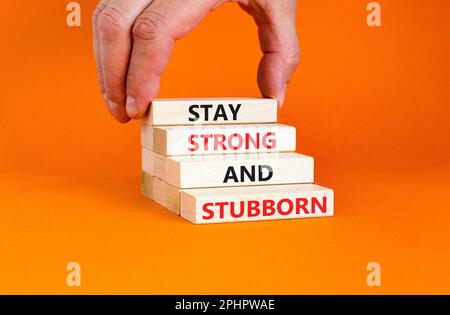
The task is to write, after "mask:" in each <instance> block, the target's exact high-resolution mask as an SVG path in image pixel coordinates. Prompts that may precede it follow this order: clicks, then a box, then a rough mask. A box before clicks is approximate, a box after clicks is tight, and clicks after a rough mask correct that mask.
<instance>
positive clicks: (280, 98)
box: [277, 82, 287, 108]
mask: <svg viewBox="0 0 450 315" xmlns="http://www.w3.org/2000/svg"><path fill="white" fill-rule="evenodd" d="M286 87H287V84H286V82H285V83H284V84H283V87H282V88H281V92H280V94H279V96H278V97H277V103H278V108H282V107H283V102H284V99H285V98H286Z"/></svg>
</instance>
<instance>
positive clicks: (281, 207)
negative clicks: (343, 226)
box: [202, 197, 327, 220]
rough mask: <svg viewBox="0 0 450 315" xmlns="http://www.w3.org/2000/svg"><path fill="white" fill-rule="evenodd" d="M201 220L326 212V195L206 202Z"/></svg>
mask: <svg viewBox="0 0 450 315" xmlns="http://www.w3.org/2000/svg"><path fill="white" fill-rule="evenodd" d="M202 211H203V215H202V218H203V220H211V219H224V218H226V217H231V218H234V219H237V218H243V217H244V218H255V217H271V216H274V215H277V214H278V215H280V216H289V215H294V214H295V215H301V214H304V215H310V214H315V213H316V211H317V212H318V211H320V212H322V213H327V197H322V200H321V201H320V200H319V198H316V197H312V198H311V200H308V198H294V199H291V198H283V199H281V200H278V201H275V200H272V199H264V200H262V201H258V200H245V201H239V202H236V201H220V202H207V203H204V204H203V206H202Z"/></svg>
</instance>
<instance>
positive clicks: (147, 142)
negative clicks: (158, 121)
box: [141, 127, 153, 151]
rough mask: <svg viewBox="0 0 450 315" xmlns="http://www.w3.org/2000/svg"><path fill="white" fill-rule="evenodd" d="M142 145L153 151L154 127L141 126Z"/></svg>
mask: <svg viewBox="0 0 450 315" xmlns="http://www.w3.org/2000/svg"><path fill="white" fill-rule="evenodd" d="M141 145H142V146H143V147H144V148H147V149H148V150H150V151H153V128H151V127H148V128H141Z"/></svg>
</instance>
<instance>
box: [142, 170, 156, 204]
mask: <svg viewBox="0 0 450 315" xmlns="http://www.w3.org/2000/svg"><path fill="white" fill-rule="evenodd" d="M141 193H142V194H143V195H144V196H146V197H147V198H149V199H151V200H154V199H155V194H154V189H153V175H151V174H149V173H145V172H142V176H141Z"/></svg>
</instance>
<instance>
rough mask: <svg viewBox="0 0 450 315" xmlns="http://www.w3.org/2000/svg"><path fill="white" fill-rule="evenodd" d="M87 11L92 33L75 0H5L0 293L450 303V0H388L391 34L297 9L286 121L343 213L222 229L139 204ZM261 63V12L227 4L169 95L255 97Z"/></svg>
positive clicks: (173, 79)
mask: <svg viewBox="0 0 450 315" xmlns="http://www.w3.org/2000/svg"><path fill="white" fill-rule="evenodd" d="M79 2H80V4H81V6H82V26H81V27H79V28H70V27H68V26H67V25H66V10H65V7H66V4H67V3H68V1H44V2H43V1H39V2H38V1H31V0H24V1H2V2H1V3H0V29H1V34H0V35H1V42H0V45H1V60H0V63H1V64H0V66H1V70H2V71H1V76H0V86H1V89H2V96H1V105H0V293H64V294H70V293H166V294H178V293H186V294H188V293H192V294H195V293H217V294H218V293H236V294H238V293H255V294H262V293H280V294H299V293H326V294H328V293H364V294H372V293H373V294H379V293H388V294H390V293H450V271H449V267H450V235H449V228H450V226H449V224H450V220H449V219H450V203H449V200H448V197H449V196H448V195H449V187H450V185H449V175H450V173H449V170H450V168H449V166H450V165H449V157H450V156H449V154H450V145H449V144H450V142H449V134H450V124H449V121H448V120H449V117H450V108H449V99H450V81H449V73H450V62H449V59H448V58H449V56H450V42H449V38H450V16H449V12H450V1H446V0H440V1H438V0H433V1H425V0H421V1H412V0H396V1H379V2H380V3H381V5H382V23H383V25H382V27H379V28H369V27H368V26H367V24H366V16H367V14H368V12H366V10H365V7H366V4H367V3H368V2H369V1H368V0H365V1H363V0H353V1H334V0H327V1H325V0H320V1H313V0H302V1H299V14H298V31H299V39H300V46H301V48H302V61H301V65H300V67H299V68H298V70H297V72H296V73H295V75H294V77H293V79H292V82H291V83H290V84H289V87H288V92H287V98H286V102H285V106H284V107H283V109H282V110H281V112H280V114H279V120H280V122H282V123H286V124H292V125H295V126H296V127H297V133H298V134H297V136H298V152H301V153H305V154H308V155H312V156H314V157H315V158H316V171H315V172H316V182H317V183H319V184H322V185H324V186H327V187H331V188H333V189H334V190H335V195H336V204H335V212H336V215H335V217H333V218H326V219H315V220H290V221H270V222H256V223H236V224H222V225H207V226H196V225H193V224H190V223H188V222H187V221H184V220H183V219H180V218H178V217H177V216H175V215H172V214H171V213H169V212H168V211H166V210H165V209H163V208H162V207H160V206H158V205H156V204H154V203H153V202H151V201H149V200H147V199H146V198H144V197H142V196H141V195H140V192H139V177H140V146H139V144H140V140H139V127H140V126H139V123H138V122H136V121H135V122H132V123H129V124H127V125H120V124H118V123H116V122H115V121H114V119H112V118H111V117H110V116H109V114H108V112H107V110H106V107H105V105H104V104H103V101H102V97H101V95H100V93H99V90H98V87H97V81H96V71H95V66H94V59H93V54H92V45H91V41H92V35H91V27H90V15H91V13H92V11H93V9H94V7H95V4H96V3H95V1H87V0H83V1H79ZM259 58H260V52H259V46H258V42H257V36H256V27H255V25H254V24H253V21H252V19H251V18H250V17H249V16H248V15H246V14H245V13H244V12H243V11H242V10H241V9H240V8H239V7H238V6H237V5H235V4H226V5H223V6H222V7H220V8H219V9H218V10H216V11H214V12H213V13H212V14H210V15H209V16H208V17H207V18H206V19H205V20H204V21H203V22H202V23H201V24H200V26H199V27H197V28H196V29H195V30H194V32H193V33H191V34H190V35H189V36H187V37H186V38H184V39H182V40H181V41H179V42H178V43H177V44H176V46H175V52H174V55H173V57H172V59H171V62H170V65H169V67H168V69H167V70H166V72H165V73H164V75H163V78H162V82H161V91H160V94H159V96H160V97H213V96H216V97H220V96H229V97H232V96H258V95H259V92H258V89H257V86H256V79H255V77H256V69H257V64H258V61H259ZM70 261H77V262H79V263H80V264H81V268H82V271H81V272H82V286H81V287H80V288H70V287H68V286H67V285H66V281H65V278H66V275H67V273H68V272H67V271H66V270H65V268H66V264H67V263H68V262H70ZM371 261H376V262H379V263H380V264H381V268H382V270H381V277H382V280H381V281H382V286H381V287H376V288H370V287H368V286H367V285H366V275H367V271H366V265H367V263H368V262H371Z"/></svg>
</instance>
